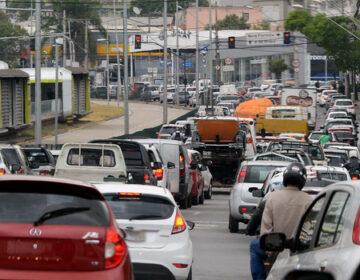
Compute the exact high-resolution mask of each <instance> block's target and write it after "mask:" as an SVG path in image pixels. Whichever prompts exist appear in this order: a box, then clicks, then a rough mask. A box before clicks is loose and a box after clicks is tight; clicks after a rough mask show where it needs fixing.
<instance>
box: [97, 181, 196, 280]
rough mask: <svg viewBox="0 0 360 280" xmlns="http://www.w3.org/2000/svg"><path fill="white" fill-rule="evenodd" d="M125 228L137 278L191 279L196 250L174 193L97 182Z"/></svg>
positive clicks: (191, 224)
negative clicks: (194, 251) (194, 250)
mask: <svg viewBox="0 0 360 280" xmlns="http://www.w3.org/2000/svg"><path fill="white" fill-rule="evenodd" d="M96 187H97V188H98V189H99V190H100V192H101V193H102V194H103V195H104V197H105V198H106V200H107V201H108V203H109V204H110V207H111V208H112V210H113V212H114V215H115V218H116V221H117V223H118V225H119V226H120V227H121V228H123V229H124V230H125V231H126V243H127V245H128V247H129V251H130V255H131V260H132V263H133V266H134V274H135V277H136V279H137V280H140V279H146V280H152V279H154V280H155V279H156V280H158V279H160V280H161V279H164V280H165V279H169V280H175V279H176V280H180V279H181V280H182V279H184V280H185V279H191V276H192V269H191V268H192V263H193V252H192V242H191V239H190V235H189V229H192V228H193V227H194V224H193V223H192V222H189V221H188V222H186V221H185V220H184V218H183V216H182V215H181V212H180V210H179V209H178V207H177V205H176V202H175V200H174V198H173V197H172V195H171V193H170V192H169V191H168V190H167V189H164V188H159V187H152V186H144V185H135V186H134V185H132V186H130V185H125V184H120V183H102V184H96Z"/></svg>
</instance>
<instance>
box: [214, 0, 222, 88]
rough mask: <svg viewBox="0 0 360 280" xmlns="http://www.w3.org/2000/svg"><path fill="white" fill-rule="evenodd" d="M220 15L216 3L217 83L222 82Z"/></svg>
mask: <svg viewBox="0 0 360 280" xmlns="http://www.w3.org/2000/svg"><path fill="white" fill-rule="evenodd" d="M217 22H218V13H217V2H215V45H216V54H215V56H216V57H215V58H216V77H215V80H216V82H217V83H218V82H220V67H221V61H220V42H219V29H218V23H217Z"/></svg>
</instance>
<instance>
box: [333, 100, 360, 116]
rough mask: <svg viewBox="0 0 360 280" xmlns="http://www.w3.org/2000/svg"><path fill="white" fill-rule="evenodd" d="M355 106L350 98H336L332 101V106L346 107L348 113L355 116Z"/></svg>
mask: <svg viewBox="0 0 360 280" xmlns="http://www.w3.org/2000/svg"><path fill="white" fill-rule="evenodd" d="M355 106H357V105H356V104H354V103H353V102H352V100H351V99H341V98H339V99H337V100H336V101H335V103H334V108H340V109H346V110H347V111H348V113H349V114H351V115H352V116H355Z"/></svg>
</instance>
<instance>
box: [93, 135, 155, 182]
mask: <svg viewBox="0 0 360 280" xmlns="http://www.w3.org/2000/svg"><path fill="white" fill-rule="evenodd" d="M90 143H106V144H114V145H118V146H120V148H121V150H122V153H123V155H124V159H125V164H126V170H127V174H128V182H129V183H130V184H142V185H154V186H156V185H157V180H156V177H155V176H154V174H153V170H152V167H151V164H150V160H149V155H148V153H147V150H146V149H145V147H144V146H143V145H142V144H140V143H137V142H134V141H129V140H123V139H116V138H114V139H98V140H92V141H90Z"/></svg>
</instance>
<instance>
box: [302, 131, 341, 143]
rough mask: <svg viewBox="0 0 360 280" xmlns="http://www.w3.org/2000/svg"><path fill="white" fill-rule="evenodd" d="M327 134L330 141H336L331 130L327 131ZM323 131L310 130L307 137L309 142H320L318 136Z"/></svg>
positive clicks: (322, 133)
mask: <svg viewBox="0 0 360 280" xmlns="http://www.w3.org/2000/svg"><path fill="white" fill-rule="evenodd" d="M328 133H329V135H330V139H331V140H330V141H331V142H336V140H337V139H336V136H335V135H334V133H333V132H332V131H330V130H329V131H328ZM324 134H325V132H324V131H312V132H311V133H310V134H309V137H308V140H309V142H310V143H315V144H316V143H317V144H318V143H320V137H321V136H322V135H324Z"/></svg>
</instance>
